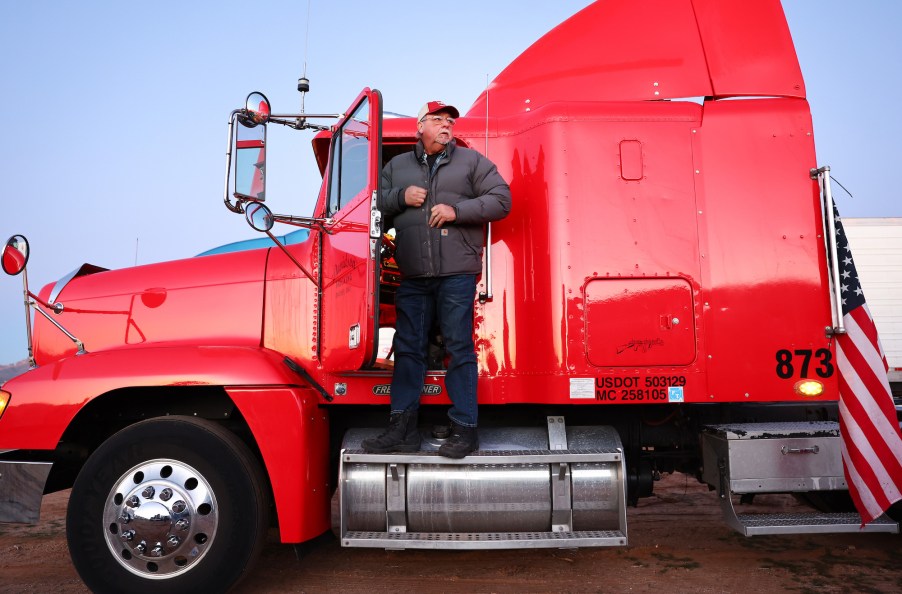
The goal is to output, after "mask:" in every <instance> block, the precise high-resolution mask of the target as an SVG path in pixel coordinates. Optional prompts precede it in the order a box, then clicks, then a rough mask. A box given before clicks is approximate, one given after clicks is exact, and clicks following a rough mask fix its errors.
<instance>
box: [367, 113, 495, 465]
mask: <svg viewBox="0 0 902 594" xmlns="http://www.w3.org/2000/svg"><path fill="white" fill-rule="evenodd" d="M458 116H459V112H458V111H457V109H456V108H455V107H453V106H451V105H445V104H444V103H442V102H441V101H430V102H429V103H427V104H426V105H424V106H423V107H422V109H420V112H419V116H418V118H417V137H418V138H419V141H418V142H417V144H416V146H415V147H414V150H413V151H411V152H409V153H404V154H402V155H398V156H397V157H395V158H394V159H392V160H391V161H390V162H389V163H388V164H387V165H386V166H385V168H384V169H383V170H382V193H381V195H380V196H379V209H380V210H381V211H382V213H383V214H384V215H385V218H386V220H393V221H394V227H395V233H396V235H395V245H396V246H397V247H396V251H395V260H396V262H397V263H398V268H399V269H400V272H401V285H400V287H399V288H398V290H397V292H396V293H395V309H396V312H397V322H396V325H395V339H394V356H395V368H394V374H393V375H392V384H391V417H390V421H389V425H388V429H387V430H386V431H385V432H383V433H382V434H381V435H379V436H378V437H375V438H372V439H366V440H364V441H363V444H362V446H363V449H364V450H366V451H367V452H370V453H387V452H415V451H417V450H419V448H420V433H419V430H418V429H417V410H418V409H419V405H420V392H421V391H422V388H423V382H424V380H425V378H426V347H427V342H428V333H429V330H430V327H431V325H432V323H433V320H434V319H435V317H436V316H437V317H438V320H439V324H440V328H441V333H442V337H443V339H444V342H445V347H446V349H447V351H448V354H449V355H450V362H449V365H448V369H447V372H446V373H445V387H446V388H447V390H448V395H449V396H450V398H451V402H452V407H451V409H450V410H449V411H448V417H449V418H450V419H451V436H450V437H449V438H448V439H447V440H446V441H445V443H443V444H442V446H441V447H440V448H439V454H441V455H443V456H447V457H450V458H463V457H464V456H466V455H467V454H470V453H472V452H474V451H476V450H477V449H478V448H479V440H478V438H477V435H476V424H477V407H476V378H477V369H476V352H475V346H474V344H473V300H474V298H475V296H476V277H477V276H478V275H479V274H480V273H481V272H482V243H483V234H484V225H485V223H487V222H489V221H497V220H499V219H502V218H504V217H505V216H507V213H508V212H509V211H510V205H511V198H510V188H509V187H508V185H507V183H506V182H505V181H504V179H503V178H502V177H501V175H500V174H499V173H498V170H497V169H496V167H495V165H494V164H493V163H492V162H491V161H489V160H488V159H487V158H485V157H483V156H482V155H481V154H479V153H478V152H476V151H474V150H470V149H467V148H463V147H458V146H456V144H455V142H454V134H453V131H454V120H455V119H456V118H457V117H458Z"/></svg>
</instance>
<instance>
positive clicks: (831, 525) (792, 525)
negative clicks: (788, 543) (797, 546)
mask: <svg viewBox="0 0 902 594" xmlns="http://www.w3.org/2000/svg"><path fill="white" fill-rule="evenodd" d="M735 517H736V523H732V522H731V526H733V528H735V529H736V530H738V531H739V532H741V533H743V534H744V535H746V536H756V535H763V534H827V533H829V534H833V533H842V532H849V533H858V532H861V533H864V532H888V533H891V534H898V533H899V525H898V524H897V523H896V522H894V521H893V520H891V519H890V518H888V517H886V516H880V517H879V518H877V519H875V520H874V521H873V522H871V523H870V524H867V525H866V526H864V527H862V526H861V516H859V515H858V514H856V513H835V514H829V513H810V514H807V513H802V514H737V515H736V516H735Z"/></svg>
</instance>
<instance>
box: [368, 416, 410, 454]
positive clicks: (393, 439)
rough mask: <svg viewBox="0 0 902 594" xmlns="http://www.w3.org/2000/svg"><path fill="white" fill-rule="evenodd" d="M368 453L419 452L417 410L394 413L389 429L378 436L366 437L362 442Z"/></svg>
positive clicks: (389, 422)
mask: <svg viewBox="0 0 902 594" xmlns="http://www.w3.org/2000/svg"><path fill="white" fill-rule="evenodd" d="M360 445H361V446H363V451H365V452H366V453H368V454H388V453H389V452H418V451H419V450H420V432H419V430H418V429H417V411H415V410H413V411H410V410H406V411H404V412H402V413H392V416H391V418H390V419H389V421H388V429H386V430H385V431H383V432H382V434H381V435H379V436H378V437H371V438H370V439H364V440H363V442H362V443H361V444H360Z"/></svg>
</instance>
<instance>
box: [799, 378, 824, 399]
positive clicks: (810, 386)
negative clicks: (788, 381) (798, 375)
mask: <svg viewBox="0 0 902 594" xmlns="http://www.w3.org/2000/svg"><path fill="white" fill-rule="evenodd" d="M792 389H793V390H794V391H795V393H796V394H798V395H799V396H820V395H821V394H823V393H824V384H822V383H821V382H819V381H817V380H801V381H798V382H796V383H795V385H794V386H793V387H792Z"/></svg>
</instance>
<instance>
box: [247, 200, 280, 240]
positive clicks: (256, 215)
mask: <svg viewBox="0 0 902 594" xmlns="http://www.w3.org/2000/svg"><path fill="white" fill-rule="evenodd" d="M244 217H245V218H246V219H247V222H248V224H249V225H250V226H251V227H253V228H254V229H256V230H257V231H261V232H263V233H267V232H268V231H269V230H270V229H272V226H273V224H274V223H275V220H274V219H273V215H272V211H271V210H269V208H267V207H266V205H265V204H261V203H259V202H251V203H249V204H248V205H247V206H246V207H245V209H244ZM277 243H278V242H277Z"/></svg>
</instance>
